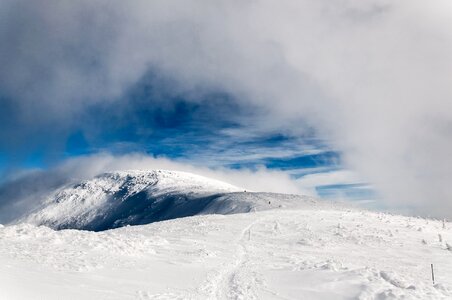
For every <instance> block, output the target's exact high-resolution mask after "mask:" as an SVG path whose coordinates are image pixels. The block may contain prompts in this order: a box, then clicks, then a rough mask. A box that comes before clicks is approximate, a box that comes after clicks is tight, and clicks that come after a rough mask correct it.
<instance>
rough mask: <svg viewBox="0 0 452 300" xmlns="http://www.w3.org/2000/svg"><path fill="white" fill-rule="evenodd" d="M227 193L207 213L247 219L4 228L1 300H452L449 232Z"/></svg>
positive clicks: (293, 199) (416, 222) (421, 222)
mask: <svg viewBox="0 0 452 300" xmlns="http://www.w3.org/2000/svg"><path fill="white" fill-rule="evenodd" d="M122 175H124V174H122ZM122 175H121V174H119V175H118V176H119V177H118V178H123V176H122ZM157 176H158V175H157ZM171 176H173V175H171ZM171 176H170V177H171ZM182 176H183V175H182ZM187 176H188V175H187ZM108 177H109V176H106V175H102V176H100V177H99V178H104V179H100V180H106V181H108V180H109V179H105V178H108ZM126 177H127V175H126ZM145 177H146V176H145ZM189 177H190V176H189ZM114 178H116V177H114ZM146 178H147V177H146ZM170 180H172V179H170ZM126 181H127V180H126ZM126 181H124V182H126ZM188 181H190V182H192V181H191V179H190V180H188ZM201 181H202V180H201ZM90 182H91V181H90ZM115 182H116V181H115V180H112V181H111V184H112V185H114V186H121V185H120V184H119V183H115ZM140 182H141V181H140ZM159 182H160V183H161V181H159ZM147 183H148V181H147V179H146V180H145V182H143V186H141V187H137V186H134V187H131V188H130V190H139V191H141V190H143V189H147V188H146V187H147V186H148V185H147ZM115 184H117V185H115ZM137 184H138V183H137ZM213 185H214V187H213V186H210V188H209V189H210V192H212V191H213V190H215V189H217V188H218V185H217V184H216V183H215V184H213ZM162 186H165V185H162ZM162 186H160V187H159V189H158V191H162V190H163V188H162ZM166 186H167V188H168V190H165V191H164V192H163V193H164V194H165V195H166V194H167V193H168V191H173V190H177V193H180V192H181V187H180V186H178V187H175V186H172V185H171V184H168V185H166ZM195 186H196V185H195ZM224 187H225V189H230V190H229V191H234V189H235V188H234V187H230V186H224ZM192 188H193V185H192V184H191V183H190V184H187V186H186V188H185V192H187V193H191V192H193V191H194V190H196V191H197V192H196V193H198V192H199V193H200V194H205V192H206V191H207V190H209V189H208V188H206V187H205V186H203V184H202V182H201V184H200V185H198V189H194V190H193V189H192ZM112 189H113V188H112ZM95 190H96V189H93V191H95ZM90 191H91V190H90ZM59 192H62V191H61V190H60V191H59ZM210 192H209V193H210ZM223 192H224V193H223V194H222V196H221V197H223V198H227V199H228V201H219V202H212V203H210V204H212V206H207V207H205V208H204V209H203V213H209V212H221V211H222V209H224V210H225V211H226V212H228V213H231V212H241V211H243V210H245V208H246V209H248V213H238V214H228V215H218V214H216V215H196V216H192V217H186V218H178V219H173V220H168V221H163V222H155V223H152V224H147V225H139V226H125V227H121V228H116V229H111V230H106V231H100V232H94V231H83V230H73V229H70V230H69V229H68V230H60V231H57V230H54V229H51V228H49V227H46V226H36V225H31V224H25V223H21V224H15V225H8V226H4V227H3V226H0V299H13V300H14V299H361V300H364V299H452V259H451V258H452V249H451V247H450V244H452V229H451V228H452V224H451V223H448V222H441V221H437V220H431V219H422V218H413V217H405V216H398V215H390V214H384V213H374V212H368V211H363V210H359V209H350V208H346V207H344V206H337V205H335V204H332V203H320V202H317V201H313V200H312V199H309V198H306V197H305V198H303V197H297V196H292V195H282V194H267V193H243V192H236V190H235V192H233V193H231V194H227V193H226V192H225V191H223ZM88 194H89V195H91V194H90V193H88ZM100 195H101V196H102V195H103V194H100ZM93 199H94V198H93ZM267 200H268V201H270V203H268V201H267ZM77 201H79V202H80V203H83V201H81V200H80V199H78V198H77ZM107 201H108V200H107ZM194 201H196V200H194ZM64 202H65V201H63V203H64ZM49 203H50V207H53V209H54V212H55V216H58V217H61V216H62V212H61V211H59V212H57V210H56V207H57V206H56V204H55V203H54V201H50V202H49ZM96 203H97V202H96ZM210 204H209V205H210ZM234 205H235V208H234V209H236V211H231V207H233V206H234ZM98 206H99V207H100V206H101V205H98ZM98 206H97V204H95V205H92V203H90V206H89V207H98ZM46 207H47V206H44V207H43V208H42V209H44V210H45V209H46ZM64 207H65V206H64V205H63V206H61V207H60V208H64ZM73 208H74V209H77V207H73ZM220 208H221V209H220ZM209 209H210V210H209ZM86 211H87V210H81V212H82V213H85V212H86ZM35 213H37V212H35ZM74 216H75V214H74ZM430 264H433V265H434V268H435V279H436V283H435V284H433V283H432V280H431V269H430Z"/></svg>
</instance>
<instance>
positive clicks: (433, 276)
mask: <svg viewBox="0 0 452 300" xmlns="http://www.w3.org/2000/svg"><path fill="white" fill-rule="evenodd" d="M431 267H432V281H433V284H435V273H433V264H431Z"/></svg>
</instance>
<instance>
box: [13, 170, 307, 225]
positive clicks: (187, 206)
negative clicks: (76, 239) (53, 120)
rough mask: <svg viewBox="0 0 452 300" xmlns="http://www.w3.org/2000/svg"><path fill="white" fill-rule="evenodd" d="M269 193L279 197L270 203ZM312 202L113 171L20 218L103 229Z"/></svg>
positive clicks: (175, 176) (170, 175)
mask: <svg viewBox="0 0 452 300" xmlns="http://www.w3.org/2000/svg"><path fill="white" fill-rule="evenodd" d="M274 198H276V199H278V201H273V203H272V199H274ZM315 203H316V202H315V201H313V200H312V199H310V198H307V197H303V196H295V195H280V196H278V197H275V196H274V194H270V193H249V192H245V191H244V190H243V189H241V188H238V187H235V186H232V185H230V184H227V183H224V182H221V181H217V180H213V179H209V178H205V177H202V176H198V175H194V174H190V173H184V172H175V171H163V170H157V171H118V172H111V173H105V174H102V175H99V176H97V177H95V178H93V179H90V180H86V181H83V182H81V183H78V184H75V185H71V186H65V187H62V188H60V189H58V190H56V191H54V192H53V193H51V194H50V195H49V196H48V197H46V199H45V200H44V201H43V203H42V205H41V206H40V207H38V208H37V209H36V210H34V211H33V212H32V213H30V214H28V215H26V216H24V217H22V218H21V219H20V220H19V222H25V223H31V224H35V225H46V226H49V227H52V228H54V229H84V230H92V231H102V230H107V229H112V228H117V227H122V226H126V225H141V224H148V223H152V222H156V221H162V220H168V219H175V218H180V217H187V216H193V215H200V214H232V213H244V212H250V211H258V210H266V209H273V208H287V207H294V206H297V207H298V206H300V205H306V204H309V205H314V204H315Z"/></svg>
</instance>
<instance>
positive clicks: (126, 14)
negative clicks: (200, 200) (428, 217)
mask: <svg viewBox="0 0 452 300" xmlns="http://www.w3.org/2000/svg"><path fill="white" fill-rule="evenodd" d="M0 20H1V21H0V22H1V26H0V41H1V43H0V45H1V46H0V65H2V70H1V71H0V88H1V90H2V91H3V92H4V93H6V95H7V96H8V97H9V98H11V99H14V101H16V103H17V111H18V112H19V115H20V117H21V118H22V119H24V120H27V121H29V122H30V123H32V124H33V123H34V122H38V121H42V120H44V121H48V119H49V118H55V119H61V120H66V119H67V118H68V116H72V115H73V113H74V112H77V111H80V110H83V107H84V106H85V105H86V104H87V103H92V102H94V101H108V100H109V99H113V98H117V97H120V95H121V94H122V93H123V92H124V91H125V90H126V89H127V88H128V87H129V86H130V85H131V84H133V83H135V82H136V81H137V80H138V79H140V78H141V77H142V76H143V75H144V74H145V73H146V72H147V71H148V70H150V69H152V70H153V71H154V72H159V73H160V74H164V76H169V77H171V78H173V79H174V80H175V82H177V83H178V87H177V89H178V90H180V91H183V92H186V93H188V94H191V95H194V96H193V97H192V98H193V99H194V101H195V100H196V96H195V94H193V93H196V91H198V90H200V89H205V88H209V89H213V90H215V89H220V90H224V91H227V92H228V93H231V94H232V95H234V96H235V98H237V99H238V100H239V101H245V102H248V103H251V104H253V105H256V106H257V107H259V108H260V109H262V111H263V112H266V113H262V115H261V118H260V119H259V118H258V119H256V126H259V127H265V128H272V127H279V128H286V130H291V131H293V133H297V128H299V127H301V126H299V124H300V123H298V122H299V120H303V121H304V122H307V123H308V124H310V125H312V126H314V127H315V128H316V129H317V130H318V132H320V134H322V135H323V136H324V137H326V138H327V139H329V141H330V142H331V145H332V146H333V147H335V148H337V149H339V150H340V151H341V152H342V153H343V155H344V158H345V162H346V164H347V165H348V166H350V167H351V168H353V169H356V170H357V171H358V172H360V173H361V174H363V175H364V176H365V177H366V178H368V179H369V181H370V182H371V183H372V184H373V185H374V186H375V187H376V188H377V189H378V190H379V192H380V193H381V194H382V195H383V197H384V199H386V201H387V202H388V203H389V204H394V206H401V205H406V206H410V207H412V208H413V209H415V210H417V211H419V212H422V213H425V214H427V213H428V214H434V215H447V216H452V201H451V200H450V199H451V198H452V185H451V184H450V182H451V181H452V159H451V158H450V149H452V84H451V80H452V30H451V28H452V4H451V2H450V1H449V0H436V1H428V2H426V1H421V0H400V1H389V0H341V1H327V0H298V1H289V0H288V1H277V2H275V1H265V0H254V1H183V2H180V1H138V0H137V1H133V2H125V1H91V0H90V1H60V2H58V3H55V2H54V1H45V0H42V1H33V2H30V1H17V0H14V1H13V0H7V1H3V2H2V4H0ZM175 88H176V87H175ZM49 115H50V116H52V117H49Z"/></svg>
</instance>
